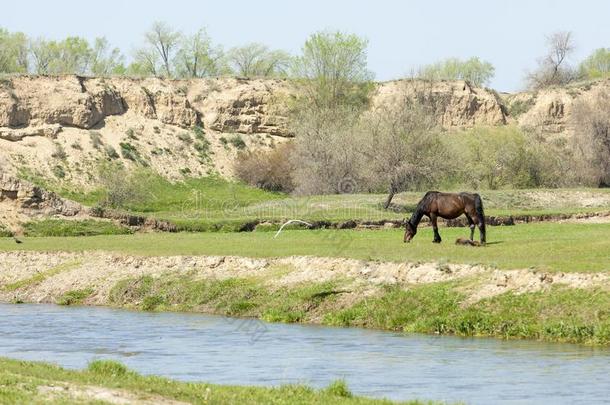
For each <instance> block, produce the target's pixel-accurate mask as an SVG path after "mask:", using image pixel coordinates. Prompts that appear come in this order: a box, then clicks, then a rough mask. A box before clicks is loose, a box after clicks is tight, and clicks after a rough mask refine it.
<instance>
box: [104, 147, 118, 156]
mask: <svg viewBox="0 0 610 405" xmlns="http://www.w3.org/2000/svg"><path fill="white" fill-rule="evenodd" d="M104 151H105V152H106V155H108V158H110V159H118V158H119V154H118V153H117V151H116V149H114V147H112V145H106V146H104Z"/></svg>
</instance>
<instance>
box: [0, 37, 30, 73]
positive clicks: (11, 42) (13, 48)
mask: <svg viewBox="0 0 610 405" xmlns="http://www.w3.org/2000/svg"><path fill="white" fill-rule="evenodd" d="M27 42H28V40H27V37H26V36H25V34H23V33H21V32H16V33H10V32H8V31H7V30H5V29H3V28H0V73H25V72H27V71H28V46H27Z"/></svg>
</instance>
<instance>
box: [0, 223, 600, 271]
mask: <svg viewBox="0 0 610 405" xmlns="http://www.w3.org/2000/svg"><path fill="white" fill-rule="evenodd" d="M440 233H441V236H442V237H443V243H441V244H433V243H431V241H432V230H431V228H421V229H420V230H419V232H418V234H417V236H416V237H415V239H414V240H413V242H411V243H410V244H404V243H403V242H402V237H403V231H402V230H399V229H390V230H376V231H365V230H362V231H361V230H310V231H307V230H302V231H285V232H282V233H281V234H280V236H279V237H278V238H277V239H274V238H273V233H271V232H242V233H201V234H191V233H178V234H168V233H151V234H134V235H109V236H93V237H88V238H52V237H45V238H24V239H23V242H24V243H22V244H19V245H18V244H16V243H15V242H14V241H13V240H12V239H9V238H0V251H14V250H34V251H84V250H104V251H113V252H123V253H129V254H136V255H151V256H156V255H159V256H162V255H236V256H247V257H280V256H291V255H311V256H329V257H349V258H355V259H365V260H384V261H408V262H418V261H434V262H451V263H468V264H483V265H486V266H492V267H498V268H503V269H516V268H530V267H531V268H537V269H541V270H549V271H578V272H596V271H608V270H610V237H608V235H610V224H573V223H548V222H547V223H536V224H527V225H516V226H506V227H489V228H488V242H490V243H489V244H488V245H487V246H486V247H482V248H473V247H468V246H456V245H454V243H453V242H454V241H455V239H456V238H457V237H460V236H462V237H463V236H467V235H468V233H469V231H468V229H467V228H444V227H442V228H440ZM475 236H478V235H477V234H475Z"/></svg>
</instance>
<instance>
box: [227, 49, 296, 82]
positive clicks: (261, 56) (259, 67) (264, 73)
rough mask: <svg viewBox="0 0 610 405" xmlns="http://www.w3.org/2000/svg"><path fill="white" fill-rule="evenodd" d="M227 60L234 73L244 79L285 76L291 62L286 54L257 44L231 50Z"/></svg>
mask: <svg viewBox="0 0 610 405" xmlns="http://www.w3.org/2000/svg"><path fill="white" fill-rule="evenodd" d="M227 59H228V61H229V63H230V65H231V67H232V68H233V70H234V72H235V73H236V74H238V75H239V76H244V77H257V76H260V77H274V76H286V75H287V73H288V69H289V67H290V62H291V57H290V55H289V54H288V53H287V52H284V51H280V50H276V51H272V50H270V49H269V48H268V47H267V46H266V45H263V44H258V43H251V44H248V45H245V46H241V47H236V48H233V49H231V50H230V51H229V53H228V55H227Z"/></svg>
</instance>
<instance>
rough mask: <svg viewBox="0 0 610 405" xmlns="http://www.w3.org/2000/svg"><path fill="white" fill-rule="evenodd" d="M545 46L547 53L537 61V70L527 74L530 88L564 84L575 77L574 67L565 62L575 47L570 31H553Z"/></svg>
mask: <svg viewBox="0 0 610 405" xmlns="http://www.w3.org/2000/svg"><path fill="white" fill-rule="evenodd" d="M547 46H548V51H547V54H546V55H545V56H544V57H543V58H542V59H540V60H539V61H538V68H537V70H536V71H534V72H533V73H530V74H529V75H528V76H527V81H528V85H529V87H530V88H532V89H540V88H544V87H549V86H553V85H564V84H568V83H570V82H571V81H573V80H575V79H576V78H577V75H576V73H575V71H574V69H573V68H572V67H571V66H569V64H568V63H567V62H568V59H569V57H570V55H572V53H573V52H574V50H575V49H576V46H575V45H574V39H573V37H572V33H571V32H569V31H558V32H554V33H553V34H551V35H549V36H548V37H547Z"/></svg>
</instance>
